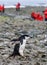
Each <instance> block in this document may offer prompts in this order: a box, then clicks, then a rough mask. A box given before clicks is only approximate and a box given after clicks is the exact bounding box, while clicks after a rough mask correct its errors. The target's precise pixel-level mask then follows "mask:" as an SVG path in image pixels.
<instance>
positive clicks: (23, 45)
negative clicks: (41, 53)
mask: <svg viewBox="0 0 47 65" xmlns="http://www.w3.org/2000/svg"><path fill="white" fill-rule="evenodd" d="M25 46H26V40H25V39H24V40H23V44H22V45H21V44H20V48H19V53H20V55H22V56H23V51H24V49H25Z"/></svg>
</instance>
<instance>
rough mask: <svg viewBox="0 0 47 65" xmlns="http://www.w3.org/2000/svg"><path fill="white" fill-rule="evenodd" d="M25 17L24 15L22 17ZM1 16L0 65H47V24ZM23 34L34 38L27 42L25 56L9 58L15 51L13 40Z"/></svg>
mask: <svg viewBox="0 0 47 65" xmlns="http://www.w3.org/2000/svg"><path fill="white" fill-rule="evenodd" d="M22 16H23V15H22ZM22 16H21V17H17V18H16V16H14V17H9V16H1V15H0V65H47V22H46V21H43V22H42V21H41V22H40V21H32V20H30V19H29V18H22ZM22 34H29V35H30V36H32V38H30V39H29V40H28V41H27V44H26V48H25V51H24V55H25V57H26V58H22V57H19V56H16V57H15V58H13V57H12V58H7V57H8V56H9V55H10V54H11V53H12V51H13V48H14V45H15V44H16V43H19V42H16V43H14V44H13V45H12V42H11V39H13V38H18V37H19V36H20V35H22Z"/></svg>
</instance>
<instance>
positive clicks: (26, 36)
mask: <svg viewBox="0 0 47 65" xmlns="http://www.w3.org/2000/svg"><path fill="white" fill-rule="evenodd" d="M22 37H23V39H26V40H28V39H29V38H31V37H30V36H29V35H22Z"/></svg>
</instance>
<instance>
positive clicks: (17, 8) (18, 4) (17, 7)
mask: <svg viewBox="0 0 47 65" xmlns="http://www.w3.org/2000/svg"><path fill="white" fill-rule="evenodd" d="M19 10H20V3H17V4H16V11H19Z"/></svg>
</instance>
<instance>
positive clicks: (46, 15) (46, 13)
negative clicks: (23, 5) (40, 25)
mask: <svg viewBox="0 0 47 65" xmlns="http://www.w3.org/2000/svg"><path fill="white" fill-rule="evenodd" d="M43 13H44V18H45V21H47V8H46V9H45V10H44V11H43Z"/></svg>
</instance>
